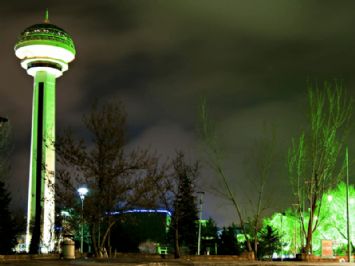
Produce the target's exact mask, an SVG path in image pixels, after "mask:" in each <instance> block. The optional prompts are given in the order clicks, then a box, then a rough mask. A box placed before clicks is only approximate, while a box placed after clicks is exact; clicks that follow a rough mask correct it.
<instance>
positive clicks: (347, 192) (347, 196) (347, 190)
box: [345, 147, 351, 263]
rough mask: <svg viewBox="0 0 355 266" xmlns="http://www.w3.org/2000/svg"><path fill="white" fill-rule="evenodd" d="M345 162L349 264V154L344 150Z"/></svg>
mask: <svg viewBox="0 0 355 266" xmlns="http://www.w3.org/2000/svg"><path fill="white" fill-rule="evenodd" d="M345 161H346V234H347V237H348V250H347V251H348V262H349V263H351V239H350V237H351V235H350V212H349V152H348V147H346V150H345Z"/></svg>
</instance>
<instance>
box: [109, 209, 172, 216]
mask: <svg viewBox="0 0 355 266" xmlns="http://www.w3.org/2000/svg"><path fill="white" fill-rule="evenodd" d="M125 213H164V214H166V215H168V216H171V212H170V211H168V210H163V209H158V210H154V209H133V210H127V211H122V212H110V215H120V214H125Z"/></svg>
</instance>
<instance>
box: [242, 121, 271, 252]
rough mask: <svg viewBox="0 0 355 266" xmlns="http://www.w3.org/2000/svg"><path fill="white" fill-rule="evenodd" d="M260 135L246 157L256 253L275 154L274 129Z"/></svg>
mask: <svg viewBox="0 0 355 266" xmlns="http://www.w3.org/2000/svg"><path fill="white" fill-rule="evenodd" d="M264 131H265V132H264V133H263V135H262V137H261V138H260V139H258V140H256V141H255V143H254V145H253V147H252V148H251V150H250V153H249V156H248V157H247V158H246V165H248V176H249V178H248V180H250V181H251V185H252V187H253V191H252V193H251V195H250V205H251V207H250V209H251V214H252V217H251V221H250V222H249V223H250V225H251V230H252V232H251V236H252V237H253V250H254V252H255V255H257V253H258V243H259V240H258V233H259V231H260V230H261V227H262V218H263V212H264V211H265V210H266V209H267V208H268V207H269V206H270V205H269V204H270V202H269V199H267V198H266V196H265V190H266V186H267V184H268V183H269V181H270V176H271V173H272V167H273V162H274V159H275V155H276V138H275V130H274V129H273V128H271V130H270V132H271V133H269V132H268V131H269V130H268V129H266V128H265V129H264Z"/></svg>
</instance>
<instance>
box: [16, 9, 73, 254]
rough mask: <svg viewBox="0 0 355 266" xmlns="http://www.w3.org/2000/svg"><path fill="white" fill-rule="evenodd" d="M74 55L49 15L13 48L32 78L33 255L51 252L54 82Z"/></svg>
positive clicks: (30, 232)
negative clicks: (40, 252)
mask: <svg viewBox="0 0 355 266" xmlns="http://www.w3.org/2000/svg"><path fill="white" fill-rule="evenodd" d="M75 53H76V52H75V46H74V43H73V40H72V38H71V37H70V36H69V34H68V33H66V32H65V31H64V30H63V29H61V28H59V27H57V26H55V25H53V24H50V23H49V17H48V11H46V15H45V21H44V23H40V24H35V25H33V26H30V27H28V28H26V29H25V30H24V31H23V32H22V33H21V35H20V36H19V38H18V40H17V42H16V44H15V54H16V56H17V57H18V58H19V59H21V66H22V67H23V68H24V69H26V71H27V73H28V74H29V75H31V76H33V77H34V90H33V112H32V138H31V161H30V174H29V190H28V210H27V212H28V215H27V239H26V244H27V249H28V248H29V246H30V243H31V247H32V248H33V247H34V249H37V250H32V251H33V252H36V251H38V248H41V250H42V252H44V253H46V252H50V251H52V250H53V248H54V182H55V152H54V147H53V143H54V141H55V80H56V78H58V77H60V76H61V75H62V74H63V72H64V71H66V70H68V63H70V62H71V61H73V60H74V58H75ZM37 245H39V246H38V247H37Z"/></svg>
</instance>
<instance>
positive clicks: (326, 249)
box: [322, 239, 333, 258]
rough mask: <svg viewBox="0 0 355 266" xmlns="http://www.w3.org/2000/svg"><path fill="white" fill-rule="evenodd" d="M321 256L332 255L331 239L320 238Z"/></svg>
mask: <svg viewBox="0 0 355 266" xmlns="http://www.w3.org/2000/svg"><path fill="white" fill-rule="evenodd" d="M322 257H328V258H329V257H333V241H332V240H325V239H323V240H322Z"/></svg>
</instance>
